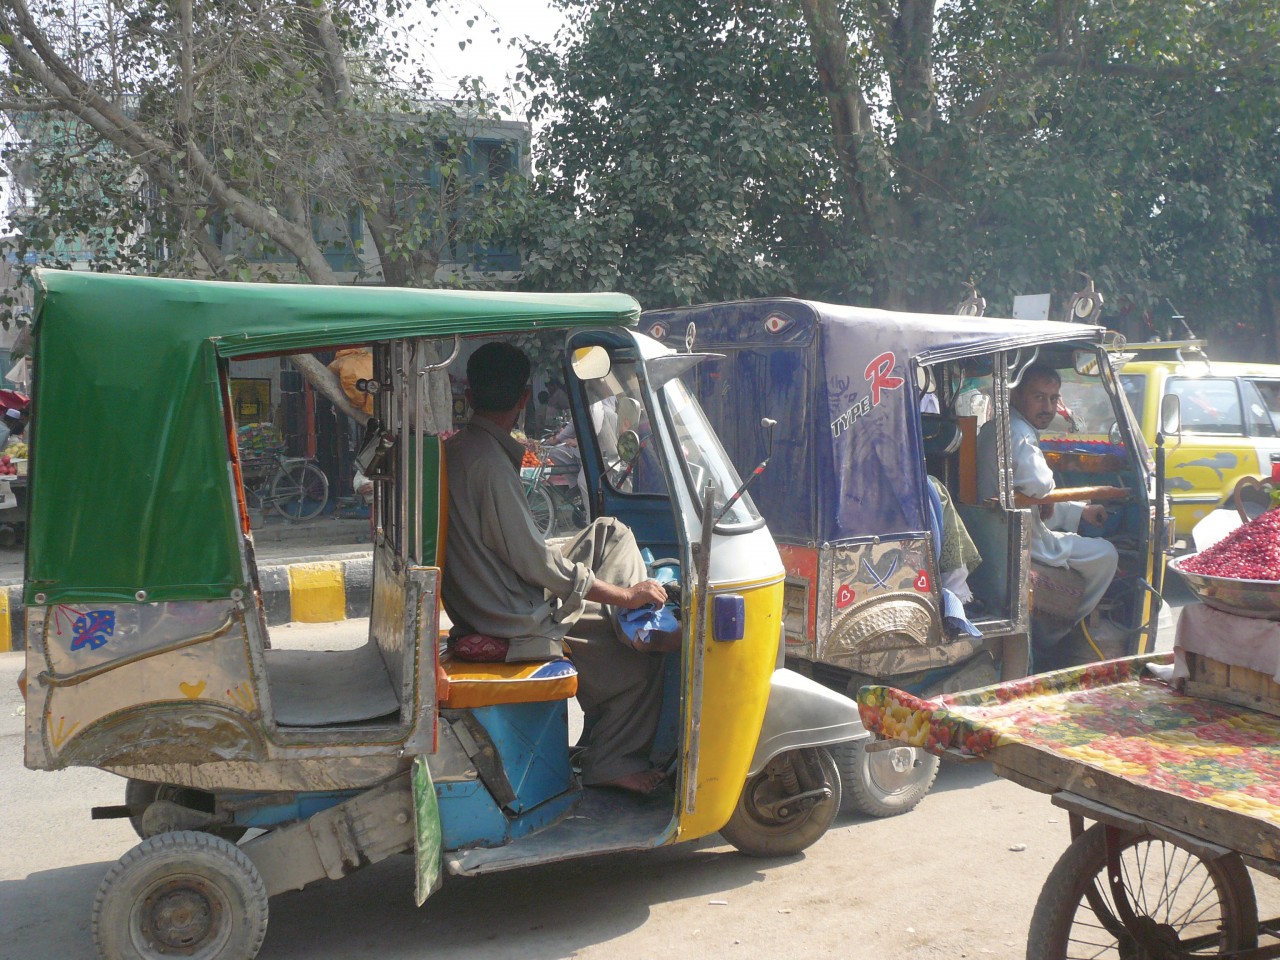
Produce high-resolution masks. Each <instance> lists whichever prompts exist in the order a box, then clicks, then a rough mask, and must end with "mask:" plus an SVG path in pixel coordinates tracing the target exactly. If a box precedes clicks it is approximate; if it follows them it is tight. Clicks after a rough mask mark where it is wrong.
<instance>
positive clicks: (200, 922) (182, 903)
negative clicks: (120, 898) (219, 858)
mask: <svg viewBox="0 0 1280 960" xmlns="http://www.w3.org/2000/svg"><path fill="white" fill-rule="evenodd" d="M219 907H220V904H219V902H218V898H217V897H216V896H213V895H212V889H211V887H210V886H209V884H208V883H206V882H204V881H203V880H201V879H199V878H196V877H183V878H177V879H174V880H171V881H169V882H168V883H166V884H164V885H163V886H161V887H159V888H157V889H156V890H154V891H152V893H151V895H150V896H148V897H147V898H146V901H145V903H144V909H145V915H146V933H147V937H148V939H149V940H151V941H152V943H153V945H154V946H155V947H156V948H157V949H158V950H159V951H160V952H161V953H170V952H173V953H174V954H175V955H178V956H181V955H183V954H189V953H190V952H191V951H192V950H193V949H194V948H196V947H198V946H199V945H200V944H201V943H203V942H205V941H206V940H207V939H208V937H209V936H210V934H211V933H212V932H213V931H214V930H215V929H216V928H217V925H218V921H219V916H218V915H219V913H220V909H219Z"/></svg>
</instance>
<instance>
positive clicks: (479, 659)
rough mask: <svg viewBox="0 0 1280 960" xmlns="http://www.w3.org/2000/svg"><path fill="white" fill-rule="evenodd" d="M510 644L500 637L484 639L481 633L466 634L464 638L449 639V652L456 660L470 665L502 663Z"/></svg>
mask: <svg viewBox="0 0 1280 960" xmlns="http://www.w3.org/2000/svg"><path fill="white" fill-rule="evenodd" d="M509 647H510V644H509V643H508V642H507V641H506V640H503V639H502V638H500V637H486V636H485V635H484V634H483V633H468V634H467V635H466V636H465V637H450V638H449V652H450V653H452V654H453V656H454V658H455V659H457V660H466V661H469V662H471V663H503V662H505V661H506V659H507V649H508V648H509Z"/></svg>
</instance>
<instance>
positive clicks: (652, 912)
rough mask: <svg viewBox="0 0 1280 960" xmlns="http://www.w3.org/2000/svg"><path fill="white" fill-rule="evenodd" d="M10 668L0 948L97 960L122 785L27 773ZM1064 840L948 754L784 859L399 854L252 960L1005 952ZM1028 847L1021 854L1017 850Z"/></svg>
mask: <svg viewBox="0 0 1280 960" xmlns="http://www.w3.org/2000/svg"><path fill="white" fill-rule="evenodd" d="M304 629H305V630H307V631H317V630H321V631H322V630H325V629H331V630H340V629H343V628H342V627H340V626H339V625H318V626H316V627H308V628H304ZM276 632H277V631H273V633H276ZM282 632H283V633H286V634H287V633H288V631H282ZM299 632H301V631H299ZM313 635H314V634H313ZM334 636H337V634H336V633H335V634H334ZM285 642H286V643H287V639H286V641H285ZM19 661H20V657H19V655H18V654H2V655H0V804H3V808H4V813H5V815H4V817H3V818H0V850H2V851H3V854H2V855H0V958H3V960H76V958H81V957H84V958H88V957H90V956H92V948H91V943H90V939H89V922H88V921H89V911H90V908H91V905H92V902H93V897H94V893H95V891H96V889H97V886H98V883H99V882H100V881H101V879H102V876H103V875H104V874H105V873H106V871H107V869H108V868H109V867H110V865H111V862H112V861H114V860H115V859H116V858H117V857H119V856H120V855H121V854H123V853H124V852H125V851H126V850H128V849H129V847H130V846H132V845H133V843H135V842H136V840H135V838H134V836H133V834H132V832H131V831H130V829H129V827H128V825H127V823H126V822H125V821H119V820H114V821H100V822H92V821H90V820H89V819H88V809H89V807H90V806H92V805H94V804H109V803H119V802H120V797H121V791H122V786H123V781H121V780H120V779H119V778H117V777H114V776H111V775H109V774H103V773H99V772H96V771H90V770H67V771H61V772H58V773H36V772H32V771H28V770H25V769H24V768H23V767H22V759H21V726H22V718H21V716H20V715H19V707H20V701H19V698H18V693H17V689H16V685H15V682H14V681H15V678H16V675H17V672H18V669H19ZM1066 841H1067V827H1066V817H1065V815H1064V814H1062V813H1061V811H1058V810H1056V809H1055V808H1054V807H1052V806H1051V805H1050V804H1049V801H1048V800H1047V799H1046V798H1044V797H1042V796H1039V795H1036V794H1032V793H1030V792H1029V791H1026V790H1023V789H1020V788H1018V787H1015V786H1013V785H1012V784H1010V783H1006V782H1004V781H999V780H996V779H994V778H993V777H992V776H991V774H990V773H989V771H988V770H987V768H986V767H985V766H983V765H972V766H970V765H965V766H948V767H946V768H945V769H944V770H943V772H942V775H941V776H940V778H939V781H938V786H937V787H936V788H935V790H934V792H933V793H932V794H930V796H928V797H927V798H926V799H925V800H924V802H923V803H922V804H921V806H920V807H919V808H918V809H917V810H916V811H915V812H913V813H912V814H910V815H908V816H905V817H899V818H895V819H892V820H883V821H879V820H870V819H860V818H850V819H844V820H840V821H838V822H837V825H836V826H835V827H834V828H833V829H832V830H831V832H830V833H829V834H828V835H827V836H826V837H825V838H824V839H823V840H822V841H821V842H820V843H819V844H817V845H816V846H815V847H813V848H811V849H810V850H809V851H808V852H807V853H806V854H804V855H802V856H799V857H795V858H792V859H789V860H782V861H760V860H752V859H749V858H746V857H743V856H741V855H739V854H737V853H736V852H734V851H733V850H732V848H730V847H728V846H726V845H724V844H722V843H721V842H720V841H719V838H718V837H711V838H709V839H707V840H704V841H702V842H699V843H695V844H686V845H683V846H680V847H675V848H667V849H662V850H656V851H651V852H648V853H643V854H628V855H621V856H613V857H605V858H597V859H593V860H584V861H578V862H574V863H567V864H559V865H553V866H548V867H541V868H533V869H527V870H521V871H515V872H512V873H507V874H500V875H497V876H491V877H484V878H476V879H465V878H450V879H449V880H448V881H447V882H446V884H445V887H444V889H443V890H442V891H441V892H440V893H439V894H437V895H436V896H435V897H434V898H433V899H432V900H430V901H429V902H428V903H427V905H426V906H424V907H423V908H422V909H417V908H415V907H414V906H413V902H412V891H413V876H412V871H411V866H412V864H411V862H410V861H409V859H408V858H407V857H397V858H393V859H392V860H390V861H387V862H384V863H382V864H378V865H376V866H374V867H371V868H368V869H367V870H365V871H363V872H361V873H357V874H355V875H353V876H351V877H348V878H346V879H345V880H342V881H339V882H335V883H321V884H317V885H314V886H312V887H311V888H308V889H307V890H304V891H300V892H295V893H288V894H284V895H282V896H280V897H277V898H275V899H273V900H272V901H271V921H270V928H269V933H268V935H267V941H266V944H265V945H264V948H263V950H262V953H261V956H262V957H263V958H264V960H287V958H295V960H303V958H306V960H367V958H369V957H374V956H376V957H378V958H379V960H400V958H410V957H441V958H443V957H452V956H459V955H462V954H463V952H464V951H465V955H466V956H468V957H469V958H473V960H498V958H513V957H520V958H529V960H544V958H545V960H550V958H561V957H583V958H592V957H594V958H601V960H604V958H606V957H607V958H611V960H612V958H620V960H627V958H652V957H659V956H669V955H674V956H698V957H708V958H718V957H726V958H729V957H732V958H766V957H768V958H772V957H779V958H781V957H784V956H786V957H791V956H806V957H815V958H816V957H837V956H838V957H841V958H845V960H858V958H872V957H875V958H882V957H890V956H891V957H895V958H944V957H945V958H948V960H951V958H956V957H964V956H969V957H979V956H981V957H998V958H1009V960H1012V958H1015V957H1021V956H1022V955H1023V950H1024V949H1025V948H1024V937H1025V931H1026V929H1027V924H1028V921H1029V917H1030V912H1031V909H1032V906H1033V904H1034V900H1035V896H1036V892H1037V891H1038V889H1039V887H1040V884H1041V883H1042V882H1043V879H1044V877H1045V875H1046V873H1047V872H1048V870H1049V868H1050V866H1051V865H1052V863H1053V861H1054V860H1055V859H1056V858H1057V856H1058V855H1059V854H1060V853H1061V851H1062V849H1063V848H1064V847H1065V845H1066ZM1019 844H1025V847H1026V848H1025V849H1024V850H1021V851H1014V850H1013V849H1011V848H1012V847H1014V846H1016V845H1019ZM993 905H997V906H998V909H993Z"/></svg>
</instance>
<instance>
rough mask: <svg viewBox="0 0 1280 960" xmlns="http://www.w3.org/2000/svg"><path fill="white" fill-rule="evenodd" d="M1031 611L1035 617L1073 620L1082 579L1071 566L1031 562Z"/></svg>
mask: <svg viewBox="0 0 1280 960" xmlns="http://www.w3.org/2000/svg"><path fill="white" fill-rule="evenodd" d="M1030 580H1031V612H1032V613H1033V614H1034V615H1035V616H1037V617H1044V618H1045V619H1047V620H1055V621H1060V622H1063V623H1073V622H1075V619H1076V614H1077V613H1078V612H1079V609H1080V601H1081V599H1083V597H1084V588H1085V582H1084V577H1082V576H1081V575H1080V574H1079V573H1078V572H1076V571H1075V570H1069V569H1067V568H1066V567H1051V566H1048V565H1047V564H1043V563H1036V562H1033V563H1032V564H1031V577H1030Z"/></svg>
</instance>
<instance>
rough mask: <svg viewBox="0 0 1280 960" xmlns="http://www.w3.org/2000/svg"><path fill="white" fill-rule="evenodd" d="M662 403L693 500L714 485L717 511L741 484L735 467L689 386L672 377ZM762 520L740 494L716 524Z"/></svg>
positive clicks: (748, 499) (742, 524)
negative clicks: (707, 486)
mask: <svg viewBox="0 0 1280 960" xmlns="http://www.w3.org/2000/svg"><path fill="white" fill-rule="evenodd" d="M661 397H662V404H663V406H664V407H665V408H666V411H667V415H668V417H670V421H671V427H672V429H673V431H674V433H675V441H676V444H677V446H678V447H679V450H680V454H681V457H682V460H683V466H684V471H685V479H686V481H687V482H688V484H689V487H690V490H691V491H692V492H693V497H694V500H695V501H696V502H698V503H701V502H702V491H703V489H704V488H705V487H706V485H707V484H708V482H709V483H710V484H711V485H712V487H713V494H712V495H713V497H714V502H715V509H716V512H719V511H720V510H721V509H723V507H724V505H725V504H726V503H728V502H729V498H730V497H732V496H733V494H734V491H735V490H737V489H738V487H739V486H741V484H742V481H741V480H740V479H739V477H738V471H737V470H735V469H734V468H733V464H732V463H731V462H730V460H729V457H728V455H727V454H725V452H724V447H722V446H720V439H719V438H718V437H717V436H716V434H715V431H714V430H712V429H711V425H710V424H709V423H708V422H707V418H706V415H705V414H704V413H703V412H702V408H701V407H700V406H698V401H697V400H695V399H694V398H693V396H692V394H690V393H689V391H688V389H687V388H686V387H685V385H684V384H683V383H681V382H680V381H679V380H671V381H669V382H668V383H667V384H666V386H664V387H663V388H662V393H661ZM761 521H762V518H761V516H760V513H759V511H757V510H756V506H755V504H754V503H752V501H751V497H750V495H749V494H743V496H742V498H741V499H739V500H738V502H737V503H735V504H734V505H733V506H732V507H731V508H730V509H729V511H728V512H727V513H726V514H725V515H724V516H723V517H722V518H721V520H720V522H719V523H718V524H717V528H723V527H729V528H733V527H743V528H747V527H750V528H753V529H754V528H755V527H756V526H757V525H759V523H760V522H761Z"/></svg>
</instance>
